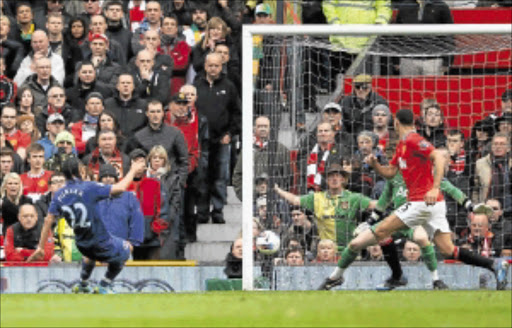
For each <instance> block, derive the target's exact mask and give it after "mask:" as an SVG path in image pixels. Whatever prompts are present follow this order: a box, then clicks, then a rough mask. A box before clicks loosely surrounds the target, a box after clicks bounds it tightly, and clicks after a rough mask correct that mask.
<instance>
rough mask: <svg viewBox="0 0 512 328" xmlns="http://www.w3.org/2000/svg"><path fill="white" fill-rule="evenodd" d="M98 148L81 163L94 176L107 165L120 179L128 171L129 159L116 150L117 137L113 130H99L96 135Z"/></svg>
mask: <svg viewBox="0 0 512 328" xmlns="http://www.w3.org/2000/svg"><path fill="white" fill-rule="evenodd" d="M97 141H98V147H96V148H95V149H94V150H93V151H92V152H91V153H90V154H88V155H86V156H85V157H84V158H83V159H82V162H83V163H84V164H85V165H86V166H87V167H89V168H90V169H91V170H92V172H93V173H94V175H98V174H99V171H100V169H101V166H102V165H104V164H109V165H111V166H114V167H115V168H116V170H117V174H118V176H119V178H122V177H123V176H124V175H125V174H126V172H128V170H129V169H130V158H129V157H128V156H127V155H126V154H125V153H123V152H122V151H121V150H120V149H118V148H117V135H116V133H115V132H114V131H113V130H101V131H99V132H98V135H97Z"/></svg>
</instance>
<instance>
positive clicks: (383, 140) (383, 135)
mask: <svg viewBox="0 0 512 328" xmlns="http://www.w3.org/2000/svg"><path fill="white" fill-rule="evenodd" d="M392 120H393V116H392V115H391V111H390V110H389V107H388V106H387V105H384V104H379V105H377V106H375V107H373V109H372V121H373V133H375V135H376V136H377V137H378V138H379V144H378V146H377V147H379V149H380V150H381V151H382V152H386V151H387V152H386V155H388V157H389V158H391V157H392V156H393V153H392V151H393V149H394V148H395V147H394V146H396V143H397V142H398V136H397V134H396V132H395V131H394V130H390V129H389V126H390V123H391V122H392ZM388 146H389V147H388Z"/></svg>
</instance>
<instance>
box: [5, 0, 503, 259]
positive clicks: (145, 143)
mask: <svg viewBox="0 0 512 328" xmlns="http://www.w3.org/2000/svg"><path fill="white" fill-rule="evenodd" d="M467 2H468V3H467V4H462V3H461V4H460V5H466V6H471V5H472V3H470V2H471V1H467ZM473 2H474V1H473ZM408 3H410V6H405V8H406V10H403V8H404V7H399V6H398V2H397V1H389V0H381V1H371V4H370V1H361V2H360V3H358V5H357V6H352V5H353V2H352V4H351V3H350V1H342V0H336V1H302V2H301V3H300V4H298V3H295V5H298V6H299V7H300V8H299V9H300V10H299V11H298V12H299V13H300V15H301V20H302V22H303V23H327V24H349V23H367V24H387V23H389V22H390V20H391V14H392V8H393V7H394V8H398V9H399V11H398V16H397V17H398V18H400V19H397V23H453V20H452V19H451V16H449V10H448V7H447V6H446V4H445V3H444V2H443V1H438V3H439V4H437V5H434V4H432V3H430V2H427V4H426V5H425V6H427V5H428V6H434V7H433V9H435V10H437V11H436V13H438V15H437V16H435V17H430V16H429V17H426V16H421V15H419V14H418V10H419V11H420V12H421V13H429V15H430V14H431V13H432V10H427V9H426V8H424V7H423V5H422V3H423V2H422V1H420V2H416V1H408ZM436 3H437V2H436ZM478 3H479V4H482V3H483V1H478ZM495 3H496V4H499V3H500V2H499V1H495ZM0 4H1V7H0V8H1V14H0V53H1V56H0V83H1V92H0V104H1V106H2V111H1V128H0V129H1V153H0V164H1V165H0V168H1V189H0V192H1V199H2V200H1V202H2V221H1V222H2V236H3V237H4V239H5V254H6V257H7V260H15V261H19V260H23V259H24V258H26V257H27V256H28V255H30V252H29V251H27V252H26V251H24V249H25V248H27V249H33V248H34V246H35V245H36V241H35V240H34V238H35V236H38V231H39V230H38V229H40V223H41V220H42V218H43V217H44V216H45V215H46V212H47V210H48V204H49V203H50V201H51V198H52V195H53V193H54V192H55V191H56V190H57V189H58V187H59V186H62V183H63V176H62V174H61V173H60V172H59V171H60V168H61V165H62V163H63V162H64V161H65V160H66V159H68V158H70V157H76V158H78V159H79V160H80V161H81V163H82V166H81V173H82V178H83V179H85V180H94V181H100V182H103V183H112V180H116V179H119V178H121V177H122V176H123V175H124V174H125V173H126V172H128V170H129V168H130V165H131V164H132V163H133V162H134V161H146V162H147V167H148V170H147V173H146V174H145V175H142V176H138V177H136V179H135V181H134V183H133V184H132V185H131V187H130V190H131V191H132V192H133V194H134V195H135V196H136V200H137V201H138V203H139V204H140V208H141V210H142V214H143V217H144V218H143V226H144V236H143V242H142V243H137V245H136V247H135V250H134V253H133V257H134V259H184V249H185V245H186V244H187V243H191V242H195V241H196V240H197V236H196V230H197V225H198V224H206V223H209V222H210V221H211V222H212V223H214V224H224V223H225V218H224V211H223V209H224V205H225V204H226V202H227V186H228V185H230V184H232V185H233V186H234V188H235V191H236V194H237V196H238V197H239V198H240V199H241V196H242V194H241V190H242V160H241V156H238V154H239V152H240V149H239V144H240V142H239V141H240V138H239V136H240V132H241V115H242V113H241V90H242V89H243V87H242V81H241V66H240V63H241V55H242V54H241V27H242V25H243V24H251V23H254V24H270V23H274V22H275V19H276V16H275V15H276V8H277V5H276V2H275V1H233V0H215V1H205V0H202V1H189V0H172V1H171V0H169V1H157V0H152V1H144V0H132V1H117V0H104V1H99V0H83V1H74V0H44V1H43V0H42V1H34V0H32V1H9V0H1V1H0ZM493 4H494V3H489V4H487V5H493ZM502 4H506V3H505V2H503V3H502ZM475 5H476V2H475ZM362 6H363V7H364V6H367V7H368V8H362ZM395 6H396V7H395ZM436 6H437V7H436ZM357 7H359V8H357ZM342 8H344V9H342ZM402 10H403V11H402ZM425 15H426V14H425ZM411 17H414V21H411ZM288 18H289V17H288ZM288 18H286V19H285V23H286V22H287V21H288ZM253 41H254V49H253V50H254V53H253V55H254V86H255V88H256V90H255V99H256V104H257V106H256V107H257V108H255V111H256V112H257V113H258V116H257V117H256V118H255V119H254V147H253V151H254V160H255V162H254V169H255V172H254V176H255V183H254V185H255V194H256V195H257V197H255V198H254V217H255V218H254V225H255V229H254V230H255V233H256V234H257V233H258V232H261V231H262V230H264V229H274V230H275V231H276V232H278V233H279V234H280V236H281V238H282V245H283V251H282V254H280V255H279V256H280V257H281V258H282V259H283V263H286V264H288V265H304V264H305V263H331V262H335V261H336V259H337V257H338V251H339V250H341V249H343V247H345V246H346V244H347V243H348V241H349V239H350V238H351V236H352V231H353V229H354V228H355V226H356V225H357V222H358V221H361V220H363V219H364V215H365V213H366V214H367V213H368V211H369V210H371V209H372V208H373V206H374V204H375V202H374V200H376V199H378V197H379V196H380V194H381V193H382V189H383V187H384V184H385V181H384V180H383V179H382V178H381V177H379V176H377V175H376V174H375V172H373V171H372V170H371V168H369V167H367V166H366V165H365V164H364V163H363V159H364V157H365V156H367V155H368V154H370V153H374V154H375V155H376V156H377V157H378V159H379V161H380V162H381V163H382V164H385V163H387V161H389V160H390V158H391V156H392V154H393V152H394V145H395V144H396V143H397V135H396V133H395V132H394V131H393V124H392V123H393V117H392V113H391V111H390V109H389V104H388V101H387V100H386V99H385V98H384V97H383V96H382V95H379V94H378V93H377V92H376V91H375V90H374V89H373V86H372V81H373V77H372V76H370V75H367V74H360V75H358V76H356V77H355V78H354V79H353V92H352V93H351V94H349V95H346V96H342V97H338V98H337V99H335V101H333V102H330V103H328V104H327V105H325V106H324V108H323V109H322V110H321V113H319V120H320V121H319V123H318V124H317V125H316V126H315V128H314V129H313V130H312V131H306V132H305V137H304V138H302V141H301V143H300V145H299V147H298V151H297V159H296V161H295V160H293V159H292V153H293V152H292V150H291V149H288V148H287V147H286V146H285V145H284V144H282V143H280V142H277V141H276V140H277V138H276V134H274V133H275V128H276V127H277V126H278V125H277V124H278V123H279V122H278V121H279V118H278V116H276V115H275V113H274V114H273V115H269V114H270V112H269V108H270V107H268V106H265V104H266V103H267V102H268V101H270V102H274V103H275V99H276V97H279V101H277V102H278V103H280V104H281V105H282V109H287V104H286V97H287V95H286V93H283V92H282V90H281V89H280V88H281V86H280V85H279V81H280V76H279V75H280V74H281V72H280V71H279V70H275V69H273V67H275V65H273V64H274V63H273V61H276V58H278V59H277V60H279V56H273V54H275V52H276V51H279V50H277V48H276V47H271V46H270V47H269V46H268V45H271V44H272V43H273V42H275V40H274V39H273V38H272V37H266V36H265V37H261V36H255V37H254V40H253ZM330 42H331V43H332V45H333V49H332V51H330V52H329V53H328V54H327V58H328V60H327V61H328V63H329V64H328V65H326V66H324V67H329V72H328V74H321V73H322V72H321V71H319V72H318V73H319V74H318V75H319V76H331V77H332V78H330V79H328V81H326V82H327V86H326V89H328V90H330V89H333V86H334V85H331V84H333V83H334V84H335V83H336V78H335V75H336V74H337V73H344V72H345V71H346V69H347V68H348V66H350V64H351V62H352V61H353V60H354V59H355V57H357V55H358V54H359V53H360V51H361V49H362V47H363V45H364V44H365V42H366V40H364V38H340V37H331V38H330ZM450 60H451V59H450V58H444V57H443V58H439V59H434V60H433V61H434V62H431V59H425V58H421V56H420V57H418V58H414V60H403V61H399V62H397V63H394V62H393V63H392V64H393V65H392V66H391V67H392V69H393V70H394V73H395V74H444V73H446V72H447V67H448V66H449V65H450ZM432 67H434V68H433V70H434V71H429V70H427V69H426V68H432ZM413 71H414V72H413ZM389 72H390V73H393V72H391V71H389ZM322 84H325V81H319V86H318V89H320V88H321V86H322ZM331 91H332V90H331ZM312 96H314V95H312ZM311 99H313V98H311ZM501 103H502V108H500V109H496V113H495V115H491V116H489V117H486V118H484V119H482V120H480V121H478V122H477V123H476V124H475V125H474V126H473V128H472V131H471V137H470V138H469V139H467V140H466V138H465V137H464V134H463V133H461V132H460V131H459V130H457V127H456V126H455V127H450V126H448V125H447V121H446V118H445V117H444V109H443V108H442V106H441V105H440V104H439V103H438V102H437V101H436V99H434V98H426V99H424V100H423V101H422V103H421V115H420V116H419V117H418V120H417V129H418V132H420V133H421V134H422V135H423V136H424V137H425V138H427V140H429V141H430V142H432V143H433V144H434V145H435V146H436V147H439V148H442V147H445V148H446V149H447V152H448V153H449V157H450V158H449V165H448V168H447V176H446V179H448V180H450V181H451V182H452V183H453V184H454V185H455V186H457V187H458V188H459V189H461V190H462V192H463V193H464V194H465V195H467V198H468V199H471V200H472V201H473V203H481V202H487V203H488V204H489V206H491V207H492V208H493V209H494V210H495V211H494V214H493V215H488V216H485V217H482V216H481V215H480V216H477V215H475V216H471V217H470V218H468V216H467V213H466V211H465V208H464V206H462V204H459V202H457V201H455V200H450V199H448V206H449V208H451V209H453V210H450V211H449V214H450V217H449V220H450V224H451V225H452V228H453V230H454V238H455V239H456V241H457V242H458V243H459V244H460V245H464V246H467V247H471V248H472V249H475V250H478V251H482V252H484V251H485V252H487V253H488V254H489V255H493V256H495V255H500V254H501V255H503V254H505V255H510V252H511V249H512V245H511V243H512V240H511V239H510V238H507V236H508V237H510V235H511V234H512V228H511V227H512V218H511V215H512V198H511V197H512V196H511V194H512V193H511V185H512V184H511V181H512V176H511V172H512V171H511V169H512V159H511V152H510V133H511V132H512V124H511V119H512V90H507V91H505V92H504V93H503V95H502V97H501ZM297 128H298V129H299V130H300V131H303V129H304V121H303V119H300V118H299V120H298V124H297ZM270 162H271V163H273V164H272V165H268V163H270ZM112 170H114V171H112ZM275 184H278V185H279V186H280V188H278V189H276V190H274V185H275ZM281 188H282V189H281ZM292 188H295V189H294V190H293V192H287V191H288V190H291V189H292ZM281 192H282V193H286V194H287V195H288V197H284V199H281V197H278V194H281ZM297 194H303V196H300V197H299V196H297ZM110 201H111V202H112V203H105V204H103V205H102V208H103V209H104V210H105V211H106V212H108V211H109V210H108V209H109V208H110V209H112V208H113V211H115V209H116V204H115V203H116V202H119V201H123V200H122V199H121V200H120V199H113V200H110ZM125 201H127V202H128V201H129V202H132V201H133V200H125ZM290 205H291V207H290ZM450 206H451V207H450ZM34 213H36V214H35V216H36V217H37V219H36V220H35V221H34ZM133 220H134V221H131V220H130V219H128V221H127V222H126V224H125V225H124V226H123V227H124V229H125V230H123V228H120V229H121V230H123V231H124V234H125V235H126V236H127V238H133V240H136V239H137V238H138V237H137V236H131V231H132V229H131V228H130V227H131V225H133V224H135V223H133V222H135V221H136V220H135V219H133ZM137 224H138V223H137ZM69 236H70V230H69V227H66V225H65V222H64V221H57V224H56V227H55V238H54V239H55V240H51V242H52V245H49V246H48V254H46V256H45V259H46V260H52V261H71V260H76V259H79V256H78V255H77V254H74V253H73V247H72V243H73V241H72V239H71V240H70V239H69ZM48 242H49V243H50V240H49V241H48ZM239 246H240V245H239V241H237V243H236V247H235V248H236V250H237V252H238V251H239ZM416 246H417V245H416ZM406 249H409V247H406ZM406 253H407V254H409V253H412V251H410V252H409V251H407V252H405V250H404V257H405V258H406V259H408V260H409V257H411V258H412V257H413V256H412V255H410V256H409V255H407V256H406V255H405V254H406ZM237 255H238V256H235V257H237V258H239V255H240V254H239V253H237ZM381 257H382V254H381V255H380V256H379V250H378V249H377V248H375V249H373V248H372V249H371V250H368V252H367V254H366V255H365V254H363V258H367V259H372V260H379V259H380V258H381Z"/></svg>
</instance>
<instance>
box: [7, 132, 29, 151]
mask: <svg viewBox="0 0 512 328" xmlns="http://www.w3.org/2000/svg"><path fill="white" fill-rule="evenodd" d="M5 139H6V140H8V141H9V142H10V143H11V146H12V147H13V148H14V151H17V150H18V147H22V148H27V147H28V146H30V142H31V138H30V134H28V133H24V132H21V131H20V130H16V131H15V132H14V133H12V134H7V133H6V134H5Z"/></svg>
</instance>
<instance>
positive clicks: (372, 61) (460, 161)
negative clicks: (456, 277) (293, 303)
mask: <svg viewBox="0 0 512 328" xmlns="http://www.w3.org/2000/svg"><path fill="white" fill-rule="evenodd" d="M511 43H512V40H511V27H510V26H508V25H449V26H448V25H416V26H413V25H386V26H373V25H350V26H332V25H322V26H321V25H311V26H307V25H302V26H277V27H276V26H244V32H243V53H244V54H245V55H246V54H252V56H250V55H249V56H247V55H246V56H244V59H243V60H244V62H243V76H244V79H243V81H244V89H243V147H242V156H243V174H244V179H243V181H244V184H243V238H244V253H243V265H244V271H243V272H244V278H243V280H244V289H249V290H250V289H252V288H253V286H252V281H253V280H252V278H253V269H254V268H255V267H257V268H258V269H259V267H262V273H263V275H266V277H267V278H268V279H269V280H270V281H271V282H272V284H271V286H272V287H271V288H277V289H282V288H283V284H284V285H285V286H288V287H287V288H288V289H294V288H299V289H307V287H304V286H309V287H312V288H315V287H317V286H314V285H315V284H316V283H318V284H319V283H320V282H321V279H323V278H325V276H326V274H328V273H329V272H330V271H331V270H332V268H333V267H334V266H335V263H336V262H337V259H338V258H339V254H340V253H339V252H340V251H341V250H342V249H343V248H344V247H346V245H347V243H348V242H349V241H350V239H351V238H352V233H353V230H354V228H355V227H356V226H357V225H358V223H359V222H362V221H363V220H365V218H366V217H367V215H368V214H369V211H368V210H366V206H367V204H366V203H365V201H360V202H358V203H357V204H356V203H355V202H354V203H353V202H351V201H347V200H346V199H345V198H344V197H341V198H339V199H338V198H336V197H334V198H332V197H329V195H328V194H327V196H326V197H324V199H323V200H320V198H315V197H310V198H308V197H307V196H306V195H311V194H312V193H315V192H322V191H328V186H327V181H326V172H327V170H328V168H329V167H330V166H331V165H332V164H334V163H336V164H339V165H341V166H342V168H343V169H344V170H345V171H347V172H348V175H347V180H348V181H347V182H346V183H345V184H344V190H347V191H349V192H351V193H360V194H362V195H364V196H365V197H368V198H370V199H378V198H379V197H380V196H381V195H382V193H383V191H384V190H383V189H384V186H385V181H384V179H383V178H381V177H379V176H378V175H376V174H375V172H373V171H372V170H371V168H368V167H366V165H365V164H364V163H363V161H362V159H363V158H364V157H365V155H367V154H368V152H373V153H374V154H378V156H379V160H380V161H381V163H386V162H387V161H389V160H390V159H391V157H392V155H393V153H394V146H395V145H396V142H397V136H396V133H395V132H394V131H393V114H394V113H395V112H396V111H397V110H398V109H401V108H407V109H411V110H413V112H414V113H415V116H416V127H417V130H418V131H419V132H420V133H421V134H422V135H424V136H425V137H426V138H427V139H428V140H429V141H431V142H432V143H433V144H434V145H435V146H436V147H437V148H446V153H447V159H448V163H449V166H448V167H447V170H446V171H447V176H446V179H448V180H449V181H450V182H451V183H452V184H453V185H454V186H455V187H457V188H458V189H460V190H461V191H462V193H463V195H462V196H461V195H460V194H458V195H452V196H446V199H447V207H448V221H449V223H450V226H451V228H452V230H453V232H454V238H455V243H456V244H458V245H461V246H466V247H471V248H473V249H475V248H476V251H478V252H484V251H488V253H489V254H491V255H492V256H499V255H500V252H501V250H503V249H506V248H507V247H508V248H512V246H511V245H509V243H510V241H509V240H506V236H501V235H499V233H494V235H495V236H494V238H493V241H492V245H491V244H489V243H488V242H487V241H485V242H481V241H482V238H483V239H485V236H483V237H482V235H481V234H480V235H479V234H478V231H477V232H475V231H472V230H471V224H470V219H469V217H468V213H467V211H466V210H465V209H464V207H463V204H462V202H463V200H464V198H466V197H467V198H468V199H473V201H475V200H476V201H478V202H482V201H483V202H485V201H488V200H489V199H497V200H499V202H500V204H499V206H500V207H501V208H502V209H504V210H505V212H506V211H510V210H511V208H508V207H510V206H512V204H510V201H511V200H510V199H508V197H509V196H510V180H509V179H504V180H500V181H502V185H500V186H493V187H492V188H490V189H489V190H486V191H483V189H482V188H484V186H483V185H482V183H480V182H479V181H478V179H476V176H477V172H476V161H477V160H478V159H480V158H482V157H485V156H486V155H488V154H489V153H490V152H491V146H490V145H491V140H492V137H493V135H494V134H496V133H498V132H499V131H502V132H504V133H508V134H510V116H507V115H510V114H505V115H503V113H504V112H506V111H508V112H511V111H512V109H511V108H510V107H511V106H512V105H511V104H510V101H509V98H511V97H512V94H511V95H510V96H508V94H507V93H506V90H509V89H512V53H511ZM511 92H512V91H511ZM502 96H503V98H502ZM507 106H508V107H507ZM325 122H328V123H330V124H327V125H326V124H322V123H325ZM265 126H268V128H267V129H266V128H265ZM507 131H508V132H507ZM251 134H252V135H251ZM507 156H510V155H507ZM275 185H278V186H279V187H280V188H281V189H283V190H285V191H288V192H291V193H292V194H294V195H296V196H299V197H300V198H299V199H300V203H301V205H302V206H291V204H290V202H289V201H287V200H286V199H284V198H282V197H280V196H279V195H278V194H277V193H276V192H275V190H274V186H275ZM487 187H488V186H487ZM489 191H490V192H489ZM507 195H508V196H507ZM365 199H366V198H365ZM332 208H337V209H332ZM338 209H341V210H338ZM391 210H392V206H390V207H388V208H387V211H391ZM508 213H509V212H508ZM509 214H510V213H509ZM507 215H508V214H507ZM495 226H497V224H496V225H495ZM492 229H494V228H492V227H491V225H489V228H488V230H489V231H491V230H492ZM266 230H270V231H273V232H274V233H275V234H276V235H277V236H279V239H280V245H279V249H278V250H277V251H276V252H275V253H274V254H271V255H268V253H272V252H273V250H272V249H271V248H272V245H264V241H262V240H261V239H260V240H259V244H258V246H257V245H256V241H257V238H256V237H257V236H256V235H257V234H259V233H261V232H262V231H266ZM495 230H496V231H497V230H498V229H497V228H496V229H495ZM492 231H494V230H492ZM484 234H485V232H484ZM267 242H268V243H271V241H268V240H267ZM396 243H397V244H398V245H399V249H400V250H402V249H403V247H404V243H405V239H402V240H400V239H399V240H397V241H396ZM258 247H259V248H261V249H263V251H264V252H265V253H266V254H263V252H262V251H258ZM265 248H268V249H265ZM297 250H298V251H297ZM406 251H407V250H406ZM401 254H402V253H401ZM403 254H404V256H405V257H406V258H409V259H410V260H413V259H414V257H415V256H416V255H412V251H411V254H407V253H406V252H404V253H403ZM380 255H381V254H380V253H379V249H378V248H372V249H368V250H366V251H363V252H362V253H361V255H360V259H359V260H360V261H361V263H366V261H373V260H382V258H381V256H380ZM439 259H441V258H439ZM420 261H421V258H420ZM292 266H299V267H301V268H300V269H290V267H292ZM258 272H259V270H258ZM384 274H387V273H386V271H384ZM294 275H297V276H294ZM315 275H316V276H315ZM384 278H386V277H385V276H383V277H379V279H380V280H384ZM297 279H298V280H299V282H297ZM297 286H300V287H297ZM285 289H286V288H285Z"/></svg>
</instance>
